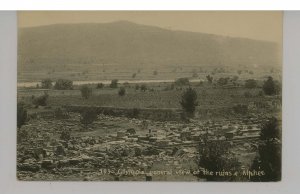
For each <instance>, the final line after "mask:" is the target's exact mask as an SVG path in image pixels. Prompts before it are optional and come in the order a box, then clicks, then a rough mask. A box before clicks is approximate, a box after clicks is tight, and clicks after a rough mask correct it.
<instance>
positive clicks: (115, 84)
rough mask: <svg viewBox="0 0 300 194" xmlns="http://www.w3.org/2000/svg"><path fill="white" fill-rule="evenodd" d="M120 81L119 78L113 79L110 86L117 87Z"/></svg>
mask: <svg viewBox="0 0 300 194" xmlns="http://www.w3.org/2000/svg"><path fill="white" fill-rule="evenodd" d="M118 81H119V80H117V79H113V80H111V83H110V85H109V87H111V88H117V87H118Z"/></svg>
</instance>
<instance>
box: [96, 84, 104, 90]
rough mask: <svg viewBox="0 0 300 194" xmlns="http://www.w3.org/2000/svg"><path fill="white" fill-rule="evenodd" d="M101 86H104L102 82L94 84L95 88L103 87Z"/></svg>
mask: <svg viewBox="0 0 300 194" xmlns="http://www.w3.org/2000/svg"><path fill="white" fill-rule="evenodd" d="M103 87H104V84H103V83H98V84H97V86H96V88H97V89H101V88H103Z"/></svg>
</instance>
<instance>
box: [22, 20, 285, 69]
mask: <svg viewBox="0 0 300 194" xmlns="http://www.w3.org/2000/svg"><path fill="white" fill-rule="evenodd" d="M18 39H19V41H18V60H19V65H20V66H22V67H26V66H28V67H30V68H32V67H34V66H35V65H44V66H49V65H50V66H51V65H52V64H53V65H63V64H72V63H74V64H91V63H99V64H110V63H118V64H125V65H139V64H157V65H169V64H190V65H195V64H197V65H199V66H201V65H204V64H206V65H213V64H224V65H233V66H236V65H240V64H242V65H251V64H261V65H278V64H280V63H281V59H280V57H279V56H278V53H279V52H278V45H277V44H276V43H274V42H269V41H262V40H254V39H249V38H241V37H237V38H235V37H228V36H222V35H215V34H208V33H200V32H188V31H181V30H168V29H164V28H161V27H156V26H149V25H141V24H136V23H133V22H128V21H116V22H111V23H74V24H73V23H69V24H51V25H46V26H35V27H25V28H20V31H19V34H18Z"/></svg>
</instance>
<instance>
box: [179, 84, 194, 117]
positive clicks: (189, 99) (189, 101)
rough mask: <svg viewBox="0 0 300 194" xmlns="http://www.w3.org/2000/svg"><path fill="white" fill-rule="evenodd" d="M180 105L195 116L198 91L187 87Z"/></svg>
mask: <svg viewBox="0 0 300 194" xmlns="http://www.w3.org/2000/svg"><path fill="white" fill-rule="evenodd" d="M180 105H181V106H182V108H183V110H184V111H185V112H186V113H188V114H189V115H190V116H193V115H194V113H195V110H196V106H197V105H198V102H197V92H196V91H195V90H194V89H193V88H190V87H189V88H188V89H186V91H185V92H184V93H183V95H182V97H181V101H180Z"/></svg>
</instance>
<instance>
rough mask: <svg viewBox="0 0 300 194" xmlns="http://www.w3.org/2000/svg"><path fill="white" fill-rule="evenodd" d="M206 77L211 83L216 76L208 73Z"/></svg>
mask: <svg viewBox="0 0 300 194" xmlns="http://www.w3.org/2000/svg"><path fill="white" fill-rule="evenodd" d="M206 79H207V81H208V83H210V84H211V83H212V82H213V79H214V78H213V77H212V76H210V75H207V76H206Z"/></svg>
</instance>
